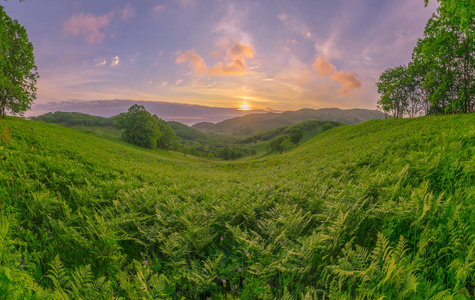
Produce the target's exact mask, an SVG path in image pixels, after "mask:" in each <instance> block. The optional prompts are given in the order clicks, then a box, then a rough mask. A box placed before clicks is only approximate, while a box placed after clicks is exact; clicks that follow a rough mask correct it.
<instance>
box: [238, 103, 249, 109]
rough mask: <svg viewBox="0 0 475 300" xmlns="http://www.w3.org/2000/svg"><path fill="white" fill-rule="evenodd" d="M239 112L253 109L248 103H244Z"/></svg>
mask: <svg viewBox="0 0 475 300" xmlns="http://www.w3.org/2000/svg"><path fill="white" fill-rule="evenodd" d="M239 110H251V108H250V107H249V105H247V104H246V103H243V104H241V105H240V106H239Z"/></svg>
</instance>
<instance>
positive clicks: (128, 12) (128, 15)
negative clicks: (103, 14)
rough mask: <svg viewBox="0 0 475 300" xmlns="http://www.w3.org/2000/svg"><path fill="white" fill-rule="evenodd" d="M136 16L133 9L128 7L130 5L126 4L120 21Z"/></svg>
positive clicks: (130, 6)
mask: <svg viewBox="0 0 475 300" xmlns="http://www.w3.org/2000/svg"><path fill="white" fill-rule="evenodd" d="M135 16H136V13H135V9H134V8H133V7H132V5H130V3H127V4H126V5H125V7H124V10H122V16H121V17H120V19H121V20H122V21H128V20H130V19H132V18H134V17H135Z"/></svg>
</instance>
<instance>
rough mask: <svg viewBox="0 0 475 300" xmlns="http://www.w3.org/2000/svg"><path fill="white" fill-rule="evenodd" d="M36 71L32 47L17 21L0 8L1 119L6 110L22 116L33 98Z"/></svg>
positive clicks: (36, 76) (34, 94)
mask: <svg viewBox="0 0 475 300" xmlns="http://www.w3.org/2000/svg"><path fill="white" fill-rule="evenodd" d="M37 78H38V73H37V71H36V65H35V57H34V55H33V44H31V43H30V41H29V40H28V35H27V33H26V30H25V28H24V27H23V26H21V25H20V24H19V23H18V21H17V20H12V19H11V18H10V17H9V16H8V15H7V14H6V13H5V11H4V9H3V6H1V5H0V116H2V117H5V113H6V110H7V109H8V110H9V111H10V112H11V113H12V114H21V113H23V112H25V111H26V110H28V109H29V108H30V107H31V104H32V102H33V100H34V99H35V98H36V86H35V85H36V79H37Z"/></svg>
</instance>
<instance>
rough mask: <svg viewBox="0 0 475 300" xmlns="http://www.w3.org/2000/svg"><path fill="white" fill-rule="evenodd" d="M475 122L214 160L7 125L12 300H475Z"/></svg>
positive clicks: (2, 162)
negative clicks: (253, 157)
mask: <svg viewBox="0 0 475 300" xmlns="http://www.w3.org/2000/svg"><path fill="white" fill-rule="evenodd" d="M474 153H475V114H468V115H456V116H438V117H433V116H432V117H423V118H415V119H390V120H373V121H369V122H365V123H363V124H359V125H355V126H341V127H336V128H333V129H330V130H328V131H326V132H324V133H322V134H320V135H318V136H316V137H315V138H313V139H311V140H309V141H308V142H306V143H304V144H302V145H301V146H300V147H297V148H295V149H294V150H292V151H289V152H287V153H284V154H283V155H279V154H276V155H269V156H267V157H265V158H261V159H257V160H248V161H236V162H221V161H207V160H204V159H199V158H195V157H192V156H187V157H184V156H183V155H182V154H180V153H175V152H172V151H160V150H147V149H142V148H139V147H136V146H132V145H129V144H126V143H123V142H121V141H118V140H107V139H104V138H100V137H97V136H93V135H90V134H86V133H83V132H79V131H75V130H72V129H68V128H63V127H60V126H55V125H51V124H46V123H42V122H32V121H27V120H23V119H18V118H12V117H7V118H6V119H5V120H0V209H1V212H0V259H1V263H0V298H2V299H30V298H34V299H66V298H69V299H80V298H82V299H111V298H113V299H181V298H185V299H206V298H212V299H224V298H230V299H304V298H306V299H322V298H328V299H357V298H366V299H383V298H386V299H470V298H471V297H473V296H474V294H473V286H475V277H474V276H473V274H474V271H475V256H474V252H473V249H474V248H475V225H474V224H475V223H474V221H473V220H474V216H473V211H474V210H475V188H474V184H475V176H474V174H475V158H474Z"/></svg>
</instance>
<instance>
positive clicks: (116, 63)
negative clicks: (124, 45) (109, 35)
mask: <svg viewBox="0 0 475 300" xmlns="http://www.w3.org/2000/svg"><path fill="white" fill-rule="evenodd" d="M119 62H120V60H119V57H118V56H114V57H113V58H112V60H111V66H112V67H116V66H118V65H119Z"/></svg>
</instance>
